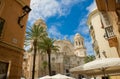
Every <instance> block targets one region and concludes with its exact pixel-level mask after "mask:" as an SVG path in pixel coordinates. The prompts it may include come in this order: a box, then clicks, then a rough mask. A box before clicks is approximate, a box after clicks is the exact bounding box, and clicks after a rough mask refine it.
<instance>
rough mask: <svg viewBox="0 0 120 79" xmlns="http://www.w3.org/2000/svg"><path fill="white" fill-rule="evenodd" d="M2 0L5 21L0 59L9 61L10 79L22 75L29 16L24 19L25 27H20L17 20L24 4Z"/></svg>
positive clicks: (2, 13) (18, 78)
mask: <svg viewBox="0 0 120 79" xmlns="http://www.w3.org/2000/svg"><path fill="white" fill-rule="evenodd" d="M1 1H2V3H1V4H2V9H0V17H1V18H2V19H4V20H5V22H4V25H3V30H2V34H1V36H0V61H6V62H8V63H9V70H8V73H7V74H8V78H9V79H20V77H21V76H22V74H21V73H22V61H23V52H24V50H23V45H24V37H25V29H26V22H27V16H26V17H24V18H23V20H22V24H23V25H24V27H23V28H20V26H19V25H18V23H17V20H18V17H19V16H20V15H21V14H22V7H23V5H21V4H20V3H18V2H17V0H1ZM21 1H22V0H21ZM24 4H25V5H29V4H30V0H24Z"/></svg>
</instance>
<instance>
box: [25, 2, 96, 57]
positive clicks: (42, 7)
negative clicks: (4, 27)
mask: <svg viewBox="0 0 120 79" xmlns="http://www.w3.org/2000/svg"><path fill="white" fill-rule="evenodd" d="M30 7H31V8H32V11H31V12H30V14H29V18H28V23H27V26H32V25H33V23H34V22H35V21H36V20H37V19H39V18H42V19H43V20H44V21H45V22H46V24H47V30H48V34H49V36H50V37H51V38H55V39H61V40H63V39H64V38H67V39H68V40H70V41H73V37H74V35H75V34H76V33H80V34H81V36H83V37H84V40H85V47H86V48H87V54H88V55H92V54H93V49H92V45H91V38H90V35H89V30H88V26H87V25H86V22H87V17H88V15H89V13H90V12H91V11H93V10H94V9H95V8H96V5H95V1H94V0H31V4H30Z"/></svg>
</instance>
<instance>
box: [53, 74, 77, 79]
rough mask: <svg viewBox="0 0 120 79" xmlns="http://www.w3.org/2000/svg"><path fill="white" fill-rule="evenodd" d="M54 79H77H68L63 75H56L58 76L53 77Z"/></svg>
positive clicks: (69, 78)
mask: <svg viewBox="0 0 120 79" xmlns="http://www.w3.org/2000/svg"><path fill="white" fill-rule="evenodd" d="M52 79H75V78H72V77H68V76H66V75H62V74H56V75H54V76H52Z"/></svg>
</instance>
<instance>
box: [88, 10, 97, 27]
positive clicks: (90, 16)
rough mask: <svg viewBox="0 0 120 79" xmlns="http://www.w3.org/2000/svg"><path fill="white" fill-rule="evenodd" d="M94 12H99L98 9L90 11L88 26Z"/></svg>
mask: <svg viewBox="0 0 120 79" xmlns="http://www.w3.org/2000/svg"><path fill="white" fill-rule="evenodd" d="M96 13H99V11H98V9H96V10H94V11H92V12H91V13H90V14H89V16H88V20H87V25H88V26H90V25H91V24H90V21H91V18H92V16H93V15H95V14H96Z"/></svg>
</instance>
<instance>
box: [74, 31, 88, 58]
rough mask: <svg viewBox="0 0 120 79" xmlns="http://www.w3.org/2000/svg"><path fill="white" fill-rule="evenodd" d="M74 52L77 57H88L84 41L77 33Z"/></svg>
mask: <svg viewBox="0 0 120 79" xmlns="http://www.w3.org/2000/svg"><path fill="white" fill-rule="evenodd" d="M74 50H75V51H74V53H75V54H76V56H79V57H86V48H85V46H84V39H83V37H82V36H81V35H80V34H79V33H76V34H75V37H74Z"/></svg>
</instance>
